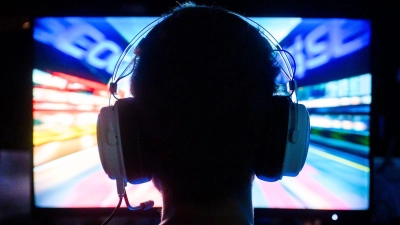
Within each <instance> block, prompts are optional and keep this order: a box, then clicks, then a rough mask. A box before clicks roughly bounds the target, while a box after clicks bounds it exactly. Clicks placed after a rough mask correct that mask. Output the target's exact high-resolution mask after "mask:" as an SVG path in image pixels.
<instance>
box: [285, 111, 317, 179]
mask: <svg viewBox="0 0 400 225" xmlns="http://www.w3.org/2000/svg"><path fill="white" fill-rule="evenodd" d="M289 109H290V112H289V129H288V140H287V142H286V150H285V157H284V161H283V168H282V176H291V177H294V176H297V175H298V174H299V172H300V171H301V170H302V169H303V166H304V163H305V161H306V158H307V154H308V146H309V137H310V117H309V115H308V111H307V109H306V107H305V106H304V105H302V104H293V105H292V107H289ZM293 120H296V121H293Z"/></svg>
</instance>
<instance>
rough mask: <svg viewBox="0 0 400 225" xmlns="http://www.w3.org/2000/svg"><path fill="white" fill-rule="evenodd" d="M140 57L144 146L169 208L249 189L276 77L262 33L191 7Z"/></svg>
mask: <svg viewBox="0 0 400 225" xmlns="http://www.w3.org/2000/svg"><path fill="white" fill-rule="evenodd" d="M136 50H137V51H136V52H137V53H138V62H137V65H136V67H135V71H134V75H133V76H132V80H131V92H132V94H133V96H134V97H135V99H136V103H137V106H138V109H139V116H140V122H139V125H140V127H141V130H140V132H141V146H142V149H143V151H147V153H148V154H149V155H151V158H150V160H149V165H150V166H151V169H152V172H153V182H154V184H155V186H156V187H157V188H158V189H159V190H161V192H162V195H163V198H164V201H165V199H168V201H174V202H177V203H179V202H182V201H191V202H196V203H208V202H211V201H214V200H215V199H218V198H228V197H238V198H239V197H240V194H241V193H242V192H243V191H244V190H249V189H251V183H252V179H253V178H254V169H255V161H256V158H257V152H258V151H260V149H263V150H264V151H265V150H266V149H265V148H266V146H265V145H266V143H265V139H266V138H265V135H267V129H268V121H267V119H266V118H267V117H268V107H270V105H269V102H270V99H271V97H272V95H273V92H274V91H275V82H274V81H275V78H276V76H277V70H278V69H277V68H276V66H274V60H273V57H272V55H273V52H272V48H271V46H270V44H269V43H268V41H267V40H266V39H265V38H264V37H263V36H262V35H261V34H260V32H259V30H258V28H256V27H254V26H252V25H250V24H249V23H248V22H246V21H245V20H243V19H242V18H241V17H239V16H237V15H235V14H232V13H230V12H228V11H226V10H225V9H222V8H219V7H211V6H200V5H194V4H192V3H187V4H182V5H180V6H179V7H177V8H176V9H174V10H172V12H171V13H170V14H168V15H165V18H164V19H163V20H162V21H161V22H160V23H159V24H157V25H156V26H155V27H154V28H153V29H152V30H151V31H150V32H149V33H148V34H147V36H146V37H145V38H144V39H143V40H141V41H140V43H139V44H138V47H137V49H136Z"/></svg>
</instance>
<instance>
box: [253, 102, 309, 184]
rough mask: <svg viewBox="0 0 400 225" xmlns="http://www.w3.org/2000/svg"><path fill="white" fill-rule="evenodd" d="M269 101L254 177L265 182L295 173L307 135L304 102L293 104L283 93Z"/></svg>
mask: <svg viewBox="0 0 400 225" xmlns="http://www.w3.org/2000/svg"><path fill="white" fill-rule="evenodd" d="M272 101H273V102H272V105H273V106H274V108H273V109H272V110H271V112H270V113H269V115H268V121H269V127H268V128H267V129H268V132H267V137H266V148H267V149H261V150H260V152H259V157H258V161H257V165H256V176H257V177H258V178H259V179H261V180H264V181H268V182H273V181H277V180H280V179H282V176H297V175H298V173H299V172H300V171H301V169H302V168H303V166H304V163H305V160H306V157H307V153H308V143H309V135H310V122H309V116H308V112H307V110H306V108H305V107H304V105H300V104H294V103H292V101H291V100H290V99H289V98H288V97H286V96H274V97H273V98H272Z"/></svg>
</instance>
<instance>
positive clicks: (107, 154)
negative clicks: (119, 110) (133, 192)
mask: <svg viewBox="0 0 400 225" xmlns="http://www.w3.org/2000/svg"><path fill="white" fill-rule="evenodd" d="M116 121H117V120H116V114H115V111H114V108H113V107H111V106H108V107H103V108H101V110H100V113H99V115H98V117H97V128H96V129H97V145H98V151H99V156H100V161H101V165H102V166H103V169H104V172H105V173H106V174H107V175H108V177H109V178H110V179H112V180H116V179H117V180H121V181H124V180H126V179H125V177H126V176H125V171H124V170H125V167H124V166H123V159H122V157H123V156H122V151H121V149H120V144H119V140H118V137H119V133H118V132H119V131H118V129H116V127H117V124H116Z"/></svg>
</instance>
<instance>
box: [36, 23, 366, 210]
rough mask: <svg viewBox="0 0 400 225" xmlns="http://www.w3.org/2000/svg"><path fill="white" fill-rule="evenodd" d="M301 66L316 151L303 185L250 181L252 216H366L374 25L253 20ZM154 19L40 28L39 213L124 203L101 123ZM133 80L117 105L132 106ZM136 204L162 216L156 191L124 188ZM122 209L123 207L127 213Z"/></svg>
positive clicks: (291, 180)
mask: <svg viewBox="0 0 400 225" xmlns="http://www.w3.org/2000/svg"><path fill="white" fill-rule="evenodd" d="M250 18H251V19H252V20H254V21H255V22H257V23H259V24H260V25H261V26H263V27H264V28H265V29H267V30H268V31H269V32H270V33H271V34H272V35H273V36H274V37H275V39H276V40H277V41H278V42H279V44H280V45H281V46H282V48H283V49H285V50H287V51H288V52H290V53H291V55H292V56H293V58H294V59H295V63H296V67H295V68H296V73H295V77H294V78H295V80H296V81H297V84H298V90H297V98H298V101H299V103H301V104H304V105H305V106H306V107H307V109H308V111H309V114H310V123H311V136H310V147H309V152H308V156H307V160H306V163H305V165H304V168H303V170H302V171H301V172H300V174H299V175H298V176H297V177H283V179H282V180H280V181H277V182H265V181H261V180H257V179H256V180H255V181H254V187H253V205H254V207H255V208H256V209H310V210H355V211H364V210H368V209H369V206H370V156H369V155H370V147H369V138H370V106H371V86H372V82H371V73H370V36H371V26H370V21H369V20H366V19H354V18H300V17H296V18H295V17H250ZM155 19H156V17H133V16H131V17H79V16H74V17H37V18H35V19H34V27H33V38H34V57H35V59H34V68H33V71H32V81H33V121H34V124H33V170H32V173H33V179H32V182H33V184H32V188H33V190H32V193H33V206H34V207H35V208H36V209H48V208H60V209H61V208H62V209H64V208H68V209H74V208H114V207H116V205H117V203H118V195H117V190H116V184H115V181H114V180H111V179H109V178H108V176H107V175H106V174H105V172H104V170H103V168H102V165H101V162H100V158H99V153H98V148H97V139H96V123H97V116H98V113H99V111H100V109H101V108H102V107H104V106H108V105H109V104H110V101H112V100H113V98H111V100H110V94H109V91H108V85H109V82H110V79H111V78H112V74H113V70H114V66H115V65H116V63H117V61H118V58H119V56H120V55H121V53H122V52H123V50H124V49H125V47H126V46H127V45H128V44H129V42H130V41H131V40H132V38H133V37H134V36H135V35H136V34H137V33H139V31H141V30H142V29H143V28H144V27H145V26H146V25H147V24H149V23H151V22H152V21H154V20H155ZM128 85H129V78H127V79H123V80H121V82H120V83H119V91H118V97H128V96H129V95H130V93H129V88H128ZM126 191H127V194H128V198H129V199H130V202H131V204H132V205H135V204H138V203H140V202H143V201H147V200H149V199H151V200H153V201H154V202H155V207H162V200H161V195H160V193H159V192H158V191H157V190H156V189H155V188H154V186H153V184H152V183H151V182H147V183H144V184H140V185H132V184H128V185H127V187H126ZM122 207H124V204H122Z"/></svg>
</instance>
